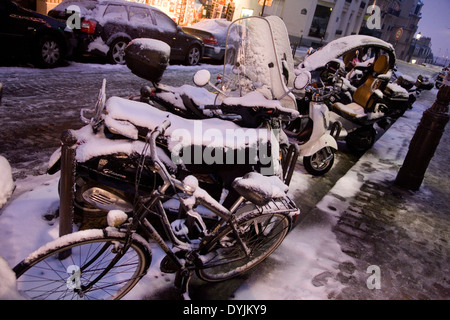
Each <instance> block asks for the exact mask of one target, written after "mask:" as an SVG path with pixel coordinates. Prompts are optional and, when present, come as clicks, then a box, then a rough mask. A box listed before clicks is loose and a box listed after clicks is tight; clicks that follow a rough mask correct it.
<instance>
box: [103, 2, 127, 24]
mask: <svg viewBox="0 0 450 320" xmlns="http://www.w3.org/2000/svg"><path fill="white" fill-rule="evenodd" d="M103 17H104V18H105V19H108V20H119V21H128V12H127V9H126V8H125V7H124V6H121V5H117V4H110V5H108V7H107V8H106V10H105V13H104V14H103Z"/></svg>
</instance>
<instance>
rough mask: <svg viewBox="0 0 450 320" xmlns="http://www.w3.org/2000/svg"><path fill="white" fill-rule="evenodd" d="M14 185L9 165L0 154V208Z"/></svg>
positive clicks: (9, 195)
mask: <svg viewBox="0 0 450 320" xmlns="http://www.w3.org/2000/svg"><path fill="white" fill-rule="evenodd" d="M14 188H15V185H14V181H13V177H12V173H11V166H10V164H9V162H8V160H6V159H5V157H3V156H0V208H2V207H3V206H4V205H5V204H6V202H7V201H8V199H9V197H11V195H12V193H13V191H14Z"/></svg>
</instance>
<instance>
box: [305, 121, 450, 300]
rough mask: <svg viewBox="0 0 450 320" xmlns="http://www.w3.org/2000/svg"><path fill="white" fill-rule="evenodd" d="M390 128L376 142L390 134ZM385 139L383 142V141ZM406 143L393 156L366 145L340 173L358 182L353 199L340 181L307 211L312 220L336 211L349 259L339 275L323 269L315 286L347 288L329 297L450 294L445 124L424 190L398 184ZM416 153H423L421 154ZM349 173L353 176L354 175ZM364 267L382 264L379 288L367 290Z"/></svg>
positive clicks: (449, 147)
mask: <svg viewBox="0 0 450 320" xmlns="http://www.w3.org/2000/svg"><path fill="white" fill-rule="evenodd" d="M389 133H390V132H389V131H388V132H387V133H386V134H385V136H383V137H382V138H381V139H380V141H379V142H378V143H381V144H382V143H384V142H385V141H388V139H390V137H389ZM385 139H386V140H385ZM408 142H409V141H408V140H406V141H405V143H404V144H403V145H399V146H398V150H396V151H395V152H396V153H397V154H396V155H395V156H393V157H390V156H389V155H383V154H379V153H377V152H375V151H373V150H370V151H368V152H367V153H366V154H365V155H364V156H363V157H362V158H361V159H360V160H359V161H358V162H357V164H356V165H355V166H354V167H353V168H352V169H351V170H350V171H349V172H348V173H347V174H346V175H345V176H344V177H343V179H347V181H346V183H351V182H352V181H353V183H355V184H358V183H362V184H361V187H360V190H359V191H358V192H357V193H356V194H355V195H354V196H352V197H347V198H344V197H342V196H341V195H340V190H339V181H338V183H337V184H336V186H335V187H334V188H333V189H331V190H330V192H329V194H328V195H327V196H326V197H328V200H327V201H326V206H325V207H323V206H321V205H320V204H319V205H318V207H317V208H315V209H314V210H313V212H312V213H311V215H310V217H309V218H310V219H309V220H310V223H311V221H314V220H315V219H317V220H320V219H323V216H324V215H326V214H324V212H327V211H328V212H333V211H334V212H335V213H336V216H337V217H338V218H337V222H336V223H335V224H334V226H333V228H332V230H333V232H334V234H335V235H336V238H337V242H338V243H339V245H340V246H341V250H342V251H343V252H344V253H345V254H347V255H348V256H349V257H350V258H349V261H347V262H344V263H341V264H340V265H339V267H338V269H339V270H338V272H337V274H332V273H330V272H325V273H324V274H321V275H318V276H317V277H316V278H315V279H314V280H313V281H316V284H317V286H322V285H325V284H326V281H327V277H334V278H336V280H338V281H339V282H341V283H342V284H343V285H344V286H345V289H344V290H342V291H341V292H340V293H337V294H335V295H332V296H330V298H332V299H359V300H367V299H389V300H394V299H395V300H409V299H414V300H429V299H431V300H441V299H445V300H448V299H450V278H449V274H450V263H449V261H450V245H449V243H450V234H449V230H450V216H449V209H448V203H449V199H450V182H449V181H450V172H449V171H448V170H447V165H446V164H448V155H449V154H450V130H449V129H448V128H447V130H446V131H445V132H444V135H443V136H442V138H441V141H440V144H439V147H438V149H437V150H436V152H435V154H434V157H433V158H432V160H431V162H430V165H429V166H428V169H427V172H426V174H425V177H424V181H423V183H422V186H421V189H420V190H419V191H416V192H413V191H409V190H405V189H402V188H399V187H397V186H396V185H395V183H394V181H395V179H396V176H397V173H398V171H399V169H400V167H401V166H402V164H403V159H404V157H405V155H406V152H407V151H408V147H409V143H408ZM418 156H420V155H418ZM352 179H353V180H352ZM369 266H376V267H378V268H379V270H380V274H381V277H380V279H381V281H380V288H379V289H378V290H368V288H367V286H366V281H367V279H368V278H369V276H370V274H368V272H366V270H368V267H369Z"/></svg>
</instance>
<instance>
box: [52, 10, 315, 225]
mask: <svg viewBox="0 0 450 320" xmlns="http://www.w3.org/2000/svg"><path fill="white" fill-rule="evenodd" d="M233 25H234V26H235V28H236V29H239V30H240V32H245V36H244V35H242V34H241V36H242V38H241V39H244V40H243V41H242V42H241V47H239V43H237V44H235V45H234V46H233V55H235V58H236V59H238V58H239V59H240V61H241V64H239V65H238V64H237V63H235V64H234V66H233V67H232V68H230V71H231V72H232V74H228V69H227V67H228V66H227V67H225V68H224V69H225V71H226V72H224V78H225V79H227V80H226V83H227V85H230V87H228V88H227V89H226V90H227V91H226V92H225V91H224V90H223V89H221V90H220V91H219V93H218V94H217V96H216V98H215V99H214V100H215V104H213V105H202V106H198V108H196V110H197V111H207V112H210V113H214V114H216V115H217V116H215V117H212V116H211V117H206V118H203V119H198V118H197V119H187V118H184V117H181V116H179V115H177V114H175V113H170V112H167V111H164V110H161V109H159V108H155V107H152V106H151V105H150V104H149V103H148V102H150V101H153V100H152V99H154V96H155V94H154V93H155V92H156V90H155V91H153V90H150V91H148V90H142V91H143V92H141V93H142V94H141V95H140V96H138V97H133V98H131V99H125V98H121V97H114V96H113V97H110V98H109V99H108V100H106V83H105V82H104V83H103V84H102V88H101V90H100V92H99V98H98V101H97V103H96V106H95V108H94V109H92V110H86V109H83V110H82V112H81V119H82V120H83V121H84V122H85V123H87V125H86V126H84V127H83V128H81V129H79V130H77V131H73V133H74V135H75V136H76V138H77V144H76V152H75V153H76V156H75V161H76V166H75V185H74V188H73V190H74V197H73V202H74V203H73V204H74V209H75V212H76V213H77V215H78V216H80V217H81V219H83V217H84V216H96V217H99V218H100V219H106V213H107V212H108V211H110V210H113V209H119V210H121V211H124V212H126V213H130V212H131V210H132V209H133V202H134V198H135V196H136V185H137V186H139V190H140V191H141V192H143V193H144V195H145V194H150V193H151V192H153V191H154V190H157V187H158V185H159V184H160V183H161V181H158V177H157V176H156V175H154V174H153V172H152V171H151V170H144V171H143V173H142V175H141V176H140V177H139V181H136V179H137V176H136V168H137V167H138V160H139V154H140V153H141V152H142V148H143V146H144V143H145V137H146V136H147V134H148V132H149V131H152V130H154V129H155V127H156V126H158V125H159V124H160V123H162V122H164V121H165V120H169V121H170V123H171V126H170V128H169V129H168V130H166V131H165V135H164V136H163V137H160V138H159V140H158V153H159V157H160V159H161V160H162V161H163V162H164V164H165V165H166V167H167V168H168V170H169V172H170V173H171V174H173V175H174V176H176V177H177V179H180V180H183V179H184V178H185V177H187V176H191V175H192V176H194V177H196V178H197V180H198V181H199V185H200V186H201V187H202V188H203V189H204V190H206V191H207V192H208V193H209V194H210V196H212V197H213V198H214V199H216V200H217V201H220V203H221V204H222V205H223V206H224V207H226V208H228V207H229V206H230V205H232V204H233V203H235V200H236V198H237V197H238V193H237V192H236V191H235V190H233V188H232V184H233V181H234V180H235V179H236V178H238V177H242V176H244V175H245V174H247V173H249V172H258V173H261V174H263V175H270V176H278V177H279V178H280V180H282V181H283V182H284V183H285V184H286V185H289V182H290V179H291V177H292V173H293V169H294V167H295V163H296V161H297V156H298V149H297V148H296V146H295V145H294V144H291V143H290V142H289V141H288V139H286V137H285V135H284V134H283V131H282V130H281V122H282V121H292V120H293V119H296V118H297V117H298V111H297V110H294V109H291V108H286V107H285V106H283V105H282V99H280V100H273V99H272V98H273V91H272V88H271V87H268V86H265V85H263V84H261V83H260V84H259V85H258V86H257V87H253V90H248V91H246V90H244V88H247V86H248V85H253V84H251V83H250V82H248V83H244V82H243V81H241V82H238V83H237V82H234V85H237V86H236V87H231V81H230V80H232V79H233V80H236V78H234V77H235V76H236V73H235V72H236V69H235V68H239V69H240V70H241V71H242V69H244V68H245V71H247V72H250V71H251V70H252V68H251V67H259V65H256V64H250V65H249V67H248V68H246V65H245V64H244V62H245V59H246V58H247V56H246V51H245V49H250V48H254V46H255V45H256V44H261V42H259V43H258V41H260V40H261V38H258V37H255V35H254V34H253V33H255V32H265V33H266V34H270V33H269V32H268V31H270V29H268V28H269V24H268V22H267V20H265V19H263V18H259V17H258V18H257V19H255V18H253V19H250V18H247V19H240V20H238V21H237V22H235V23H234V24H233ZM255 38H256V41H253V42H252V39H255ZM265 40H266V39H264V42H266V41H265ZM251 42H252V46H248V45H249V44H250V43H251ZM136 43H137V44H138V45H139V47H140V48H141V49H142V48H143V50H140V52H139V54H137V55H136V56H135V60H134V61H133V62H131V63H130V65H133V64H134V67H132V70H141V71H140V73H141V74H142V73H143V72H144V73H145V75H144V76H145V77H146V78H147V79H148V80H150V81H152V82H155V83H156V82H158V81H159V79H160V77H161V75H162V73H163V72H164V66H165V65H166V63H165V62H164V61H168V56H167V51H166V50H161V49H160V46H161V43H159V42H158V43H156V42H155V40H151V39H139V41H137V42H135V44H136ZM265 49H266V51H264V52H265V54H263V55H261V56H260V57H259V60H258V63H260V64H262V65H263V66H267V71H268V73H267V74H265V77H263V78H264V79H265V80H266V81H268V82H269V83H272V82H275V80H276V79H281V76H280V75H278V74H277V70H281V69H276V68H273V67H270V64H271V63H273V62H272V61H274V60H271V61H270V60H268V59H271V58H273V57H274V56H275V55H276V53H275V48H274V47H273V46H267V47H266V48H265ZM271 50H272V51H271ZM155 56H156V57H159V58H158V59H149V57H155ZM130 61H131V60H130ZM149 61H153V62H149ZM155 61H156V62H157V63H158V64H159V67H158V68H156V69H154V70H153V71H152V72H150V71H149V70H151V68H149V67H148V64H149V63H153V64H154V63H155ZM159 62H161V63H159ZM260 69H261V68H260ZM142 70H144V71H142ZM156 71H157V72H156ZM239 72H240V71H239ZM247 74H248V73H247ZM241 75H243V73H241ZM266 77H269V78H268V79H267V78H266ZM195 78H196V81H195V82H196V83H197V84H201V83H202V82H203V83H204V82H205V79H206V78H207V77H205V72H204V71H203V72H198V73H197V74H196V76H195ZM248 78H249V76H247V75H246V76H245V77H243V78H242V79H248ZM201 80H202V81H201ZM252 83H253V82H252ZM295 84H296V88H297V89H298V90H301V89H303V88H304V86H306V83H304V81H302V79H298V80H297V81H295ZM222 88H224V86H222ZM187 91H188V93H191V96H190V97H189V96H187V95H184V97H187V98H188V99H185V102H186V101H191V102H192V100H194V99H192V98H195V95H194V96H192V92H190V90H187ZM267 96H269V97H270V99H269V98H267ZM188 104H189V102H188ZM171 106H173V104H171ZM183 106H184V104H183ZM89 115H92V117H89ZM222 117H225V118H226V119H222ZM230 119H233V120H230ZM280 155H281V157H280ZM59 164H60V153H59V151H56V152H55V154H54V155H53V156H52V157H51V162H50V164H49V170H48V172H49V173H55V172H57V171H58V170H59V168H60V167H59ZM61 174H65V173H63V172H62V173H61ZM163 205H164V206H165V208H166V210H169V211H170V212H172V214H173V215H172V217H173V218H175V217H176V216H178V210H179V209H180V208H179V204H174V203H173V201H168V202H167V203H164V204H163ZM206 211H207V210H206ZM205 214H206V215H208V214H207V213H205ZM101 223H103V224H104V223H105V221H104V220H103V221H102V222H101Z"/></svg>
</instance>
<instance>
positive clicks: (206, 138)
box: [105, 97, 272, 151]
mask: <svg viewBox="0 0 450 320" xmlns="http://www.w3.org/2000/svg"><path fill="white" fill-rule="evenodd" d="M106 111H107V112H106V115H105V124H106V126H107V127H108V129H109V130H110V131H112V132H115V133H120V134H122V135H124V136H125V137H128V138H131V139H134V140H137V139H138V138H139V130H138V128H146V129H147V130H146V131H149V130H150V131H152V130H154V129H155V128H156V127H157V126H159V125H160V124H162V123H163V122H164V121H165V120H169V121H170V123H171V126H170V127H169V128H168V129H167V130H166V131H165V139H166V141H167V144H168V147H169V150H170V151H173V149H174V148H180V147H183V148H184V147H189V146H203V147H209V148H211V147H212V148H228V149H246V148H249V147H255V146H258V145H259V144H261V143H263V144H264V143H270V142H271V140H272V138H271V136H272V133H271V132H270V130H268V129H266V128H256V129H253V128H243V127H241V126H239V125H237V124H236V123H234V122H232V121H227V120H222V119H219V118H208V119H201V120H195V119H185V118H182V117H180V116H177V115H175V114H173V113H170V112H167V111H163V110H160V109H157V108H155V107H151V106H149V105H148V104H146V103H143V102H139V101H132V100H128V99H124V98H120V97H111V98H109V99H108V100H107V102H106Z"/></svg>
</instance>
